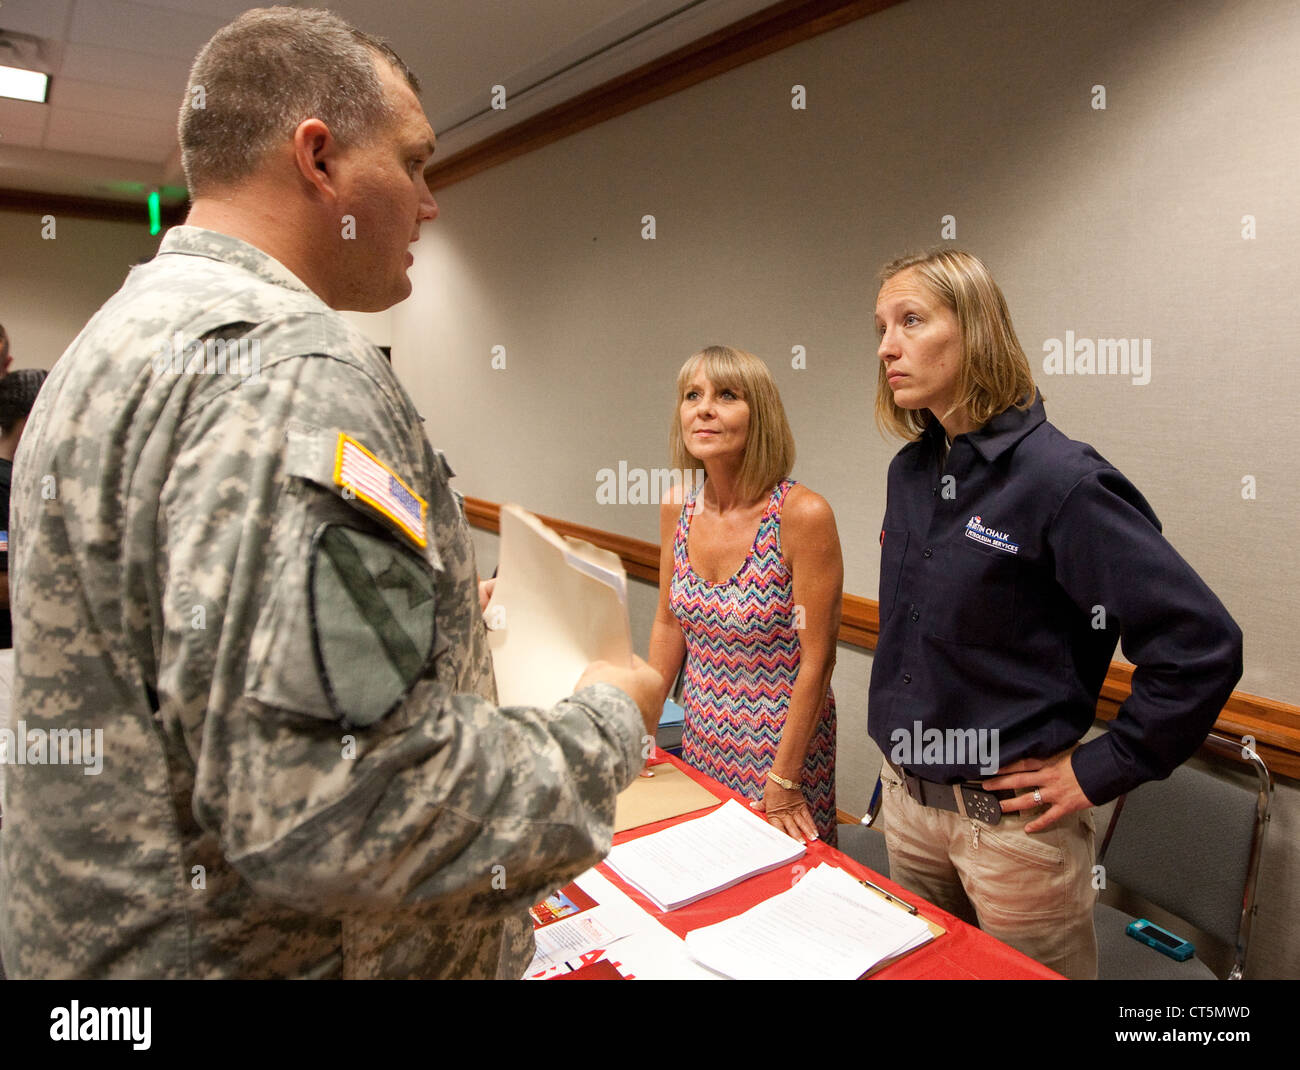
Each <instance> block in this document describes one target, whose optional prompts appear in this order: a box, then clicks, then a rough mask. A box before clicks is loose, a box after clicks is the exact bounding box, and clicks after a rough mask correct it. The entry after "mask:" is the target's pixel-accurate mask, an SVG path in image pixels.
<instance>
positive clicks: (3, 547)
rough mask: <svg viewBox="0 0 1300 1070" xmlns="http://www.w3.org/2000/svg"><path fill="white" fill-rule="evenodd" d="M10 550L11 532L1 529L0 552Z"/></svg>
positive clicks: (3, 552)
mask: <svg viewBox="0 0 1300 1070" xmlns="http://www.w3.org/2000/svg"><path fill="white" fill-rule="evenodd" d="M8 552H9V532H7V531H0V554H7V553H8Z"/></svg>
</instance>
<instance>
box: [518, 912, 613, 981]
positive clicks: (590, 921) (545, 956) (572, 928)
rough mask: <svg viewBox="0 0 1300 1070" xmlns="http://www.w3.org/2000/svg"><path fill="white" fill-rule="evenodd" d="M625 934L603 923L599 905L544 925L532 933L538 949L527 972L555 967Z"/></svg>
mask: <svg viewBox="0 0 1300 1070" xmlns="http://www.w3.org/2000/svg"><path fill="white" fill-rule="evenodd" d="M626 935H627V931H615V930H614V929H611V928H610V927H609V926H608V925H607V924H606V923H605V920H604V918H603V917H602V916H601V915H600V907H599V906H596V907H593V908H592V909H591V910H587V911H584V912H583V913H581V914H575V915H574V916H573V917H571V918H564V919H562V920H560V921H554V922H551V924H550V925H543V926H542V927H541V928H540V929H538V930H536V931H535V932H534V933H533V936H534V937H536V939H537V952H536V954H534V955H533V961H532V964H531V965H530V966H529V967H528V973H530V974H532V973H536V972H537V971H538V970H544V969H546V968H547V967H548V966H557V965H559V964H560V963H562V962H564V961H565V960H567V959H578V958H581V957H582V955H584V954H585V953H586V952H588V951H593V950H595V949H597V948H606V947H609V945H610V944H612V943H614V942H615V941H617V940H621V939H622V938H623V937H624V936H626Z"/></svg>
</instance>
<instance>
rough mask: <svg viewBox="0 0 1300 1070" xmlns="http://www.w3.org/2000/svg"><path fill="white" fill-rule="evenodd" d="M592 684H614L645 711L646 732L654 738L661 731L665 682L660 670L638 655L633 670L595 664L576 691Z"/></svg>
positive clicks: (605, 664)
mask: <svg viewBox="0 0 1300 1070" xmlns="http://www.w3.org/2000/svg"><path fill="white" fill-rule="evenodd" d="M591 684H613V685H614V686H615V687H617V688H619V689H620V690H622V691H625V692H627V694H628V695H629V697H631V699H632V701H633V702H635V703H636V704H637V707H638V708H639V709H640V710H641V717H642V719H643V720H644V721H645V730H646V732H647V733H648V734H649V735H650V736H654V734H655V731H656V730H657V729H658V728H659V717H660V715H661V714H662V713H663V702H662V700H661V699H660V696H661V695H662V694H663V688H664V678H663V677H662V676H660V675H659V671H658V670H657V669H652V668H651V667H650V665H649V664H648V663H647V662H645V661H642V660H641V659H640V658H639V657H637V656H636V655H635V654H633V655H632V667H631V668H630V669H628V668H620V667H619V666H618V665H614V664H612V663H610V662H608V661H593V662H592V663H591V664H590V665H588V666H587V670H586V672H584V673H583V674H582V678H581V679H580V680H579V681H578V686H577V687H575V688H574V690H575V691H581V690H582V689H583V688H584V687H588V686H589V685H591Z"/></svg>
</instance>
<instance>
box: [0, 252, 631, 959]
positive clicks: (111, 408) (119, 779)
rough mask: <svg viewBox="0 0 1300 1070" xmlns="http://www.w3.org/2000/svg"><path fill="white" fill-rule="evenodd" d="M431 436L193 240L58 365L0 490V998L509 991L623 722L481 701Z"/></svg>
mask: <svg viewBox="0 0 1300 1070" xmlns="http://www.w3.org/2000/svg"><path fill="white" fill-rule="evenodd" d="M420 423H421V420H420V417H419V415H418V414H417V413H416V412H415V410H414V408H413V406H412V403H411V401H410V399H409V397H408V396H407V394H406V392H405V391H404V390H403V389H402V387H401V386H400V384H399V383H398V382H397V380H396V378H395V377H394V375H393V373H392V370H391V369H390V368H389V366H388V364H387V362H386V361H385V360H384V358H383V356H382V355H381V354H380V353H379V352H378V351H377V350H376V349H375V347H374V346H373V345H371V344H370V343H369V342H367V341H366V340H365V339H364V338H363V337H362V336H361V335H360V334H359V333H358V332H357V331H356V330H355V329H353V328H352V327H351V326H350V325H349V324H348V323H347V322H346V321H345V320H344V319H343V318H342V317H340V316H339V315H337V314H336V313H335V312H333V311H331V310H330V309H329V308H328V307H327V306H326V305H325V304H323V303H322V301H321V300H320V299H319V298H318V297H316V296H315V295H314V294H313V293H312V292H311V291H310V290H309V289H308V288H307V287H306V286H304V285H303V283H302V282H301V281H299V280H298V279H297V278H296V277H295V276H294V275H293V274H292V273H290V272H289V271H288V270H287V269H286V268H285V267H284V266H283V265H281V264H280V263H278V262H277V261H276V260H274V259H272V258H270V257H269V256H267V255H265V254H264V253H262V252H260V251H258V250H257V249H255V248H254V247H252V246H250V245H248V244H246V243H244V242H241V241H239V240H237V239H234V238H231V237H228V236H226V235H222V234H217V233H214V232H211V231H205V230H199V229H196V228H192V227H177V228H175V229H173V230H172V231H171V232H170V233H169V234H168V235H167V236H166V237H165V238H164V240H163V242H162V246H161V248H160V251H159V254H158V256H157V257H156V258H155V259H154V260H152V261H151V262H150V263H148V264H145V265H143V266H140V267H137V268H135V269H134V270H133V271H132V272H131V274H130V276H129V277H128V278H127V281H126V282H125V284H124V285H123V287H122V289H121V290H120V291H119V292H118V293H117V294H116V295H115V296H114V297H113V298H111V299H110V300H109V301H108V303H107V304H105V305H104V307H103V308H101V309H100V311H99V312H98V313H97V314H96V315H95V317H94V318H93V319H92V320H91V321H90V323H89V324H88V325H87V326H86V327H85V329H84V330H83V331H82V332H81V334H80V335H79V336H78V337H77V338H76V340H75V341H74V342H73V343H72V345H71V346H70V347H69V349H68V351H67V352H66V353H65V354H64V356H63V357H62V358H61V359H60V361H59V362H58V364H57V365H56V366H55V369H54V371H53V373H52V374H51V376H50V378H49V380H48V381H47V383H46V384H45V387H44V389H43V390H42V391H41V394H40V396H39V398H38V400H37V403H36V406H35V409H34V410H33V412H32V414H31V418H30V420H29V423H28V427H27V430H26V433H25V435H24V438H23V442H22V446H21V448H20V450H19V455H18V458H17V465H16V471H15V481H14V491H13V514H14V516H13V523H12V527H13V539H12V542H13V554H12V562H13V568H12V576H13V581H14V582H13V607H14V621H15V631H16V640H17V642H16V647H15V657H16V670H15V686H14V692H15V694H14V710H13V718H12V719H13V722H14V726H15V728H16V729H18V730H20V735H19V736H17V737H16V738H15V739H14V740H13V741H11V742H10V744H9V746H10V750H11V751H14V750H22V752H23V758H24V759H25V761H24V763H23V764H17V757H16V755H15V754H14V753H10V754H9V755H8V758H7V760H8V761H9V763H10V764H9V769H8V778H7V781H6V789H5V791H6V794H5V798H4V800H3V813H4V830H3V837H2V838H0V850H2V852H3V855H2V859H3V875H4V885H3V890H2V891H0V953H2V954H3V960H4V965H5V969H6V971H7V972H8V973H9V975H10V976H11V977H69V976H71V977H248V976H262V977H290V976H292V977H304V976H312V977H322V976H324V977H338V976H383V977H408V976H420V977H493V976H497V977H506V976H513V977H518V976H520V975H521V974H522V972H523V970H524V968H525V967H526V966H527V964H528V961H529V959H530V956H531V953H532V947H533V941H532V931H531V928H530V926H529V924H528V919H527V913H526V911H527V907H528V906H529V905H530V904H531V903H532V902H534V901H536V900H537V899H539V898H541V897H542V896H543V895H544V894H545V893H546V892H547V891H549V890H551V889H553V888H554V887H556V886H558V885H559V884H561V883H563V882H564V881H565V880H567V879H568V878H569V877H571V876H573V875H574V874H576V873H578V872H580V871H582V870H583V869H585V868H586V867H588V866H590V865H592V864H593V863H594V862H595V861H597V860H598V859H599V858H600V857H602V856H603V855H604V853H605V852H606V851H607V850H608V849H609V844H610V837H611V832H612V824H613V813H614V797H615V795H616V793H617V792H618V791H620V790H621V789H622V788H623V787H625V786H626V785H627V784H628V783H629V782H630V781H631V780H632V779H634V778H635V776H636V773H637V770H638V769H639V767H640V764H641V753H640V752H641V736H642V724H641V718H640V716H639V714H638V713H637V710H636V707H635V705H634V704H633V703H632V701H631V700H630V699H629V698H628V697H627V695H625V694H624V693H623V692H622V691H620V690H618V689H617V688H614V687H611V686H610V685H607V684H599V685H596V686H594V687H590V688H587V689H585V690H583V691H582V692H581V693H579V694H578V695H576V696H574V697H573V698H571V699H568V700H565V701H563V702H561V703H559V704H558V705H557V706H555V707H554V708H553V709H550V710H537V709H524V708H511V709H499V708H497V707H496V705H495V693H494V691H495V689H494V686H493V683H492V674H491V664H490V660H489V655H488V649H487V639H486V634H485V631H484V627H483V622H482V620H481V616H480V614H479V611H478V598H477V587H476V582H477V577H476V572H475V563H474V554H473V547H472V544H471V542H470V537H469V533H468V530H467V527H466V524H465V519H464V514H463V511H462V508H461V502H460V500H459V496H458V495H457V494H456V492H454V491H453V490H452V489H451V488H450V486H449V485H448V478H449V477H450V476H451V475H452V473H451V471H450V469H449V468H448V467H447V464H446V462H445V460H444V459H443V458H442V455H441V454H440V453H439V452H438V451H436V450H434V449H432V448H431V447H430V445H429V443H428V441H427V439H426V438H425V436H424V434H423V431H422V429H421V426H420ZM100 730H102V731H100ZM101 737H102V740H101V742H100V744H99V753H98V755H97V757H96V762H95V764H98V765H99V766H100V768H99V769H98V771H95V769H94V767H93V765H92V763H91V761H90V760H89V756H90V753H91V752H92V751H94V750H95V748H96V744H95V741H96V739H101ZM78 744H81V746H80V748H78V746H77V745H78ZM42 746H43V747H44V748H45V758H44V759H43V758H42ZM78 749H80V751H81V753H80V756H78V753H77V751H78ZM78 762H80V764H78Z"/></svg>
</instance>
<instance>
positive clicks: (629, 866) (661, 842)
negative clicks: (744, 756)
mask: <svg viewBox="0 0 1300 1070" xmlns="http://www.w3.org/2000/svg"><path fill="white" fill-rule="evenodd" d="M804 850H805V848H804V845H803V844H802V843H800V842H799V841H798V840H796V839H792V838H791V837H789V836H787V835H786V834H785V833H784V832H781V831H780V830H779V829H775V828H773V827H772V826H771V825H769V824H768V823H767V822H766V821H764V820H763V819H762V818H761V817H759V816H758V815H756V814H755V813H754V812H753V811H751V810H750V809H748V808H747V807H745V806H743V805H741V804H740V803H738V802H736V800H735V799H729V800H728V801H727V802H726V803H724V804H723V805H722V806H720V807H718V809H716V810H714V811H713V812H712V813H711V814H708V815H707V816H705V817H697V818H695V819H694V820H692V821H683V822H682V823H681V824H680V825H674V826H673V827H672V828H666V829H664V830H663V831H661V832H655V833H651V834H650V835H649V836H642V837H641V838H640V839H639V840H633V841H632V842H631V843H624V844H620V845H619V846H617V847H615V848H614V849H613V850H612V851H610V853H609V858H608V859H607V861H608V863H609V866H610V868H611V869H613V870H614V871H615V872H617V873H618V875H619V876H620V877H622V878H623V879H624V880H626V881H627V882H628V883H629V884H631V885H633V886H634V887H636V888H638V889H639V890H640V891H642V892H644V893H645V894H646V895H647V896H649V898H650V900H651V901H652V902H653V903H654V904H655V905H656V906H657V907H658V908H659V909H660V910H664V911H668V910H676V909H677V908H678V907H682V906H685V905H686V904H687V903H693V902H695V901H696V900H697V899H703V898H704V897H705V896H706V895H712V894H713V893H714V892H716V891H719V890H721V889H723V888H730V887H731V886H732V885H733V884H739V883H740V882H741V881H743V880H745V879H746V878H747V877H752V876H753V875H754V874H756V873H766V872H767V871H768V870H770V869H776V868H777V867H778V866H784V865H786V864H787V863H789V862H793V861H794V860H795V859H796V858H801V857H802V856H803V854H804Z"/></svg>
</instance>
